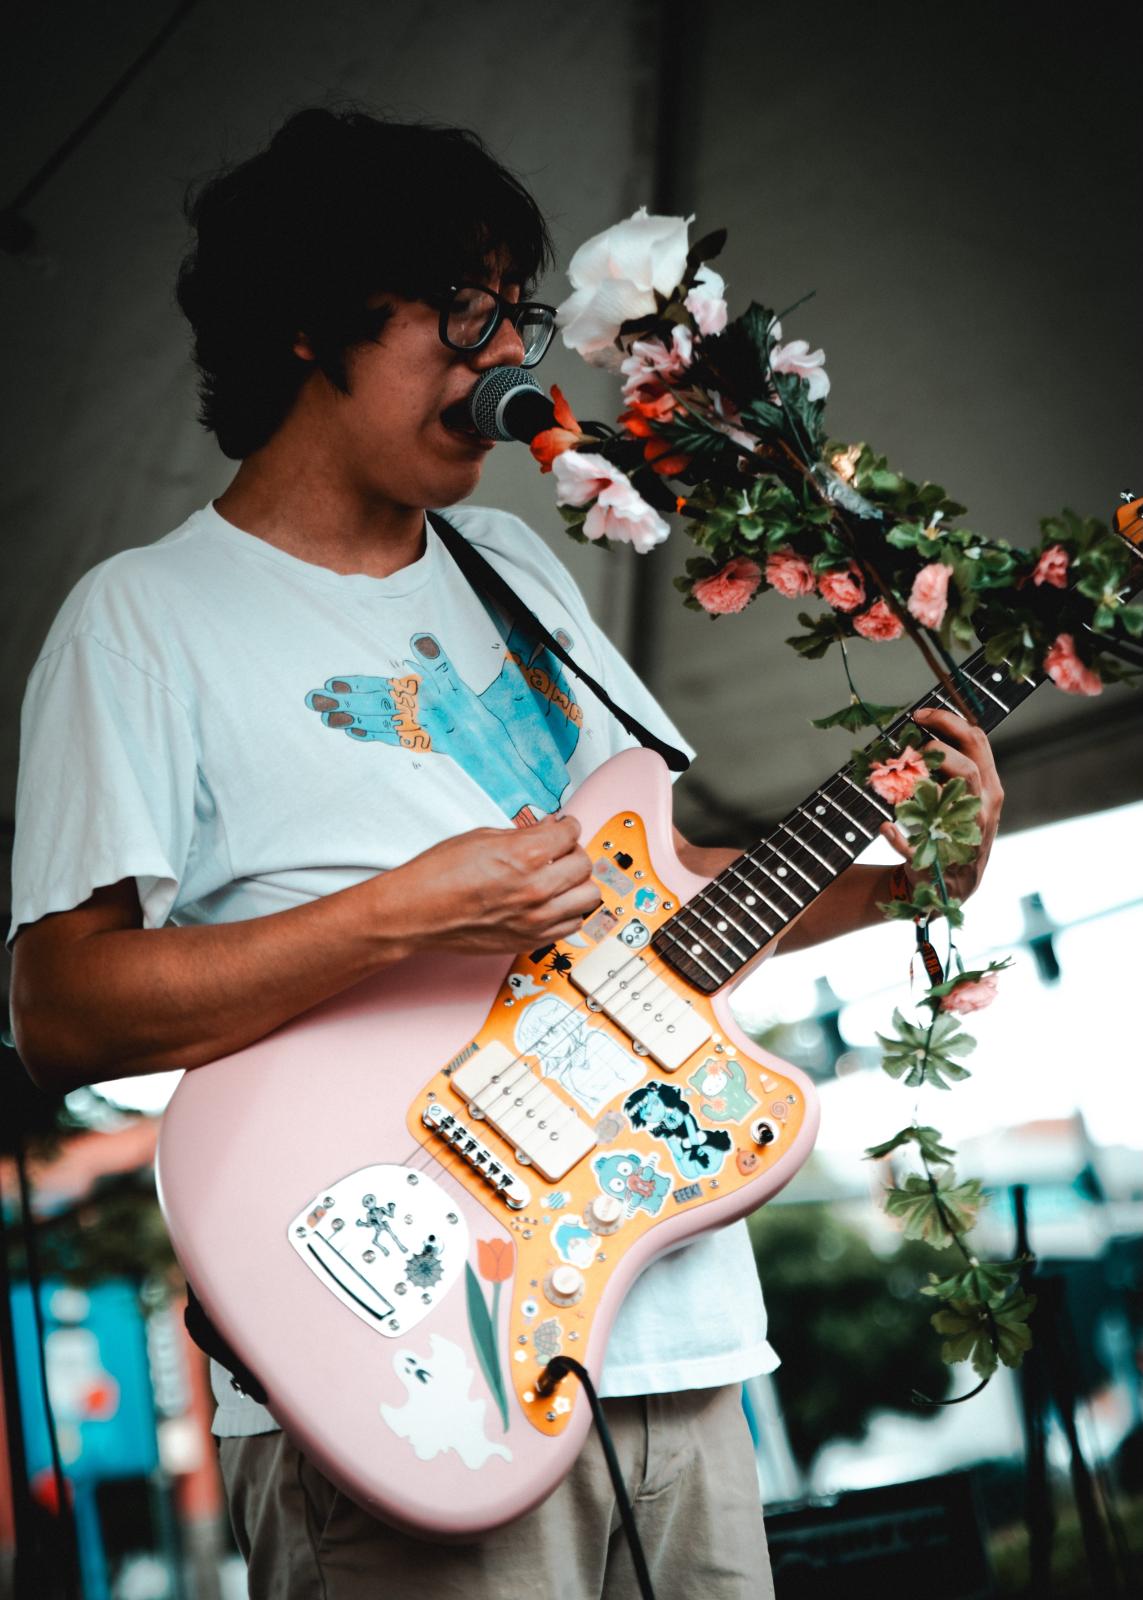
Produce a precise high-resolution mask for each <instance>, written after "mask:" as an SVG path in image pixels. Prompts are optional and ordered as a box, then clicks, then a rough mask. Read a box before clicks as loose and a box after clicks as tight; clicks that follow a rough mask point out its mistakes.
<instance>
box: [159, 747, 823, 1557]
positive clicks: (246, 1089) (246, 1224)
mask: <svg viewBox="0 0 1143 1600" xmlns="http://www.w3.org/2000/svg"><path fill="white" fill-rule="evenodd" d="M567 810H568V812H569V813H570V814H572V815H574V816H575V817H576V818H577V819H578V820H579V821H580V823H581V825H582V834H581V838H582V840H583V842H584V844H585V847H586V848H587V849H588V850H589V853H590V854H591V857H592V860H593V862H595V863H596V865H597V871H596V883H597V886H598V887H599V890H600V893H601V895H602V897H603V903H604V907H603V910H602V911H601V912H599V913H596V914H595V916H593V917H592V918H589V919H588V921H587V922H586V923H585V925H584V931H583V934H581V935H579V936H577V938H576V940H573V941H569V942H565V943H561V944H560V945H558V946H555V947H552V948H550V949H548V950H545V951H543V952H539V951H537V952H532V953H530V954H525V955H523V956H520V957H518V958H516V959H515V960H509V959H507V958H504V957H495V958H484V957H480V958H466V957H447V958H446V957H440V958H425V957H417V958H413V959H410V960H408V961H406V962H403V963H401V964H400V965H399V966H397V967H393V968H390V969H389V970H388V971H387V972H386V973H384V974H383V975H382V976H381V977H379V978H377V979H374V980H370V981H368V982H366V983H363V984H361V985H359V986H358V987H356V988H354V989H353V990H351V991H349V992H347V993H345V994H344V995H342V996H340V997H338V998H336V999H335V1000H333V1001H330V1002H328V1003H326V1004H324V1005H322V1006H319V1007H317V1008H315V1009H314V1010H312V1011H310V1012H308V1013H307V1014H306V1015H304V1016H302V1017H299V1018H298V1019H296V1020H295V1021H294V1022H292V1023H290V1024H289V1025H288V1026H286V1027H284V1028H281V1029H279V1030H278V1031H277V1032H276V1033H274V1034H272V1035H270V1036H269V1037H268V1038H266V1039H263V1040H261V1041H259V1042H258V1043H257V1044H254V1045H252V1046H250V1047H249V1048H248V1049H245V1050H242V1051H239V1052H238V1053H237V1054H235V1055H233V1056H230V1057H228V1058H226V1059H225V1060H222V1061H218V1062H215V1063H213V1064H211V1065H209V1066H204V1067H200V1068H197V1069H195V1070H193V1071H190V1072H188V1073H186V1074H185V1076H184V1077H183V1079H182V1081H181V1083H180V1085H179V1087H178V1089H177V1091H176V1093H175V1095H174V1098H173V1099H172V1101H171V1104H170V1106H169V1107H168V1109H167V1113H166V1116H165V1119H164V1124H163V1130H162V1136H161V1140H160V1147H159V1160H158V1177H159V1191H160V1199H161V1202H162V1207H163V1211H164V1214H165V1216H166V1219H167V1223H168V1226H169V1229H170V1233H171V1238H172V1240H173V1242H174V1246H175V1250H176V1252H177V1254H178V1257H179V1260H180V1262H181V1264H182V1266H183V1269H184V1270H185V1272H186V1275H187V1278H188V1279H189V1281H190V1282H191V1283H192V1284H193V1285H194V1288H195V1291H196V1293H197V1295H198V1297H199V1299H200V1300H201V1302H202V1304H203V1306H204V1308H205V1309H206V1311H207V1313H208V1315H209V1316H210V1318H211V1320H212V1321H213V1322H214V1324H215V1326H216V1328H217V1329H218V1331H219V1332H220V1334H221V1335H222V1336H223V1338H224V1339H225V1340H226V1341H227V1343H228V1344H230V1346H231V1347H232V1348H233V1349H234V1350H235V1351H236V1352H237V1353H238V1355H239V1356H240V1357H241V1358H242V1360H243V1361H244V1362H245V1364H246V1365H247V1367H248V1368H249V1369H250V1371H251V1372H253V1373H254V1374H256V1376H257V1377H258V1379H259V1381H260V1382H261V1383H262V1385H263V1386H264V1387H265V1389H266V1392H267V1395H268V1404H269V1408H270V1410H271V1412H272V1413H273V1415H274V1417H275V1418H276V1420H277V1421H278V1422H279V1423H280V1424H281V1425H282V1427H283V1428H284V1429H285V1430H286V1431H287V1432H288V1433H289V1434H290V1436H291V1438H292V1439H293V1440H294V1441H295V1442H296V1443H297V1445H298V1446H299V1448H300V1449H301V1450H303V1451H304V1452H305V1454H306V1455H307V1456H309V1457H310V1458H311V1459H312V1460H313V1461H314V1462H315V1464H316V1465H317V1466H318V1467H319V1468H320V1469H321V1471H322V1472H324V1473H325V1474H326V1475H327V1476H328V1477H329V1478H330V1479H331V1480H332V1481H333V1482H334V1483H335V1484H337V1485H338V1487H339V1488H340V1489H342V1490H343V1491H344V1492H345V1493H346V1494H348V1495H349V1496H351V1498H352V1499H354V1500H355V1501H357V1502H358V1503H359V1504H360V1505H362V1506H363V1507H365V1508H366V1509H367V1510H368V1511H370V1512H371V1513H372V1514H374V1515H376V1516H378V1517H381V1518H383V1519H384V1520H386V1521H388V1522H390V1523H393V1524H395V1525H397V1526H399V1527H402V1528H404V1529H406V1530H408V1531H410V1532H412V1533H415V1534H420V1535H433V1536H438V1537H439V1536H445V1537H469V1536H472V1535H474V1534H476V1533H478V1532H480V1531H481V1530H485V1529H488V1528H491V1527H495V1526H497V1525H499V1524H501V1523H504V1522H507V1521H509V1520H511V1519H513V1518H515V1517H518V1516H520V1515H522V1514H523V1513H525V1512H527V1511H528V1510H530V1509H531V1508H532V1507H533V1506H535V1505H536V1504H538V1503H539V1502H540V1501H541V1500H543V1499H544V1497H545V1496H546V1495H548V1494H549V1493H550V1492H551V1491H552V1490H553V1489H554V1488H555V1487H556V1485H557V1484H558V1483H559V1482H560V1480H561V1479H562V1478H563V1476H564V1475H565V1473H566V1472H567V1471H568V1470H569V1469H570V1467H571V1465H572V1463H573V1461H574V1460H575V1457H576V1455H577V1454H578V1452H579V1450H580V1448H581V1447H582V1445H583V1443H584V1439H585V1437H586V1434H587V1431H588V1428H589V1426H590V1424H591V1413H590V1409H589V1407H588V1405H587V1402H586V1398H585V1397H584V1395H583V1394H582V1392H581V1391H580V1387H579V1385H578V1383H577V1382H576V1380H575V1379H574V1377H568V1378H565V1379H564V1380H563V1382H562V1383H560V1384H559V1385H558V1386H557V1388H556V1389H555V1391H554V1393H552V1394H551V1395H549V1396H547V1397H546V1398H545V1397H543V1396H541V1395H539V1394H538V1393H537V1390H536V1383H537V1380H538V1378H539V1377H540V1374H541V1372H542V1369H543V1367H544V1366H545V1364H546V1362H547V1361H548V1360H549V1359H550V1358H551V1357H552V1356H553V1355H555V1354H556V1353H562V1354H565V1355H570V1356H574V1357H575V1358H576V1359H578V1360H580V1361H581V1362H583V1363H584V1365H586V1367H587V1368H588V1370H589V1371H590V1372H591V1374H592V1376H593V1377H594V1378H595V1379H596V1380H598V1378H599V1375H600V1373H601V1371H602V1368H603V1361H604V1352H605V1349H606V1345H607V1338H608V1333H609V1330H610V1328H611V1326H612V1323H613V1321H614V1318H615V1315H616V1312H617V1311H618V1309H619V1306H620V1304H621V1302H622V1299H623V1297H624V1295H625V1294H626V1293H627V1291H628V1290H629V1289H630V1287H631V1285H632V1283H633V1282H634V1280H635V1279H636V1277H637V1276H638V1274H639V1273H640V1272H641V1271H642V1270H643V1268H645V1267H646V1266H647V1265H648V1264H649V1263H650V1262H651V1261H652V1260H654V1259H655V1258H656V1257H657V1256H660V1255H662V1254H663V1253H664V1252H665V1251H668V1250H671V1249H674V1248H677V1247H678V1246H680V1245H683V1244H685V1243H687V1241H688V1240H690V1239H692V1238H693V1237H695V1236H696V1235H697V1234H699V1233H700V1232H703V1231H705V1230H708V1229H712V1228H717V1227H720V1226H724V1225H725V1224H727V1223H730V1222H733V1221H735V1220H737V1219H738V1218H740V1217H743V1216H745V1215H747V1214H748V1213H749V1212H750V1211H752V1210H754V1209H755V1208H756V1207H757V1206H758V1205H760V1204H761V1203H762V1202H763V1201H765V1200H767V1199H769V1198H770V1196H771V1195H773V1194H774V1193H776V1191H777V1190H779V1189H780V1188H781V1187H782V1186H783V1185H784V1184H785V1183H786V1182H788V1181H789V1179H790V1178H791V1177H792V1176H793V1174H794V1172H796V1171H797V1169H798V1167H799V1166H800V1165H801V1163H802V1162H803V1161H804V1160H805V1159H806V1157H807V1156H808V1154H809V1152H810V1149H811V1148H812V1145H813V1140H814V1136H815V1132H816V1128H817V1107H816V1102H815V1099H814V1093H813V1089H812V1087H811V1085H810V1084H809V1082H808V1081H807V1079H806V1078H805V1077H804V1076H803V1075H802V1074H801V1073H800V1072H799V1071H798V1070H797V1069H796V1068H794V1067H791V1066H788V1065H786V1064H784V1063H782V1062H780V1061H778V1060H777V1059H775V1058H774V1057H771V1056H769V1055H768V1054H766V1052H764V1051H762V1050H760V1049H759V1048H758V1047H757V1046H756V1045H754V1044H752V1043H751V1042H750V1040H748V1039H747V1038H746V1037H745V1036H744V1035H743V1034H742V1033H741V1032H740V1030H739V1029H738V1028H737V1026H736V1025H735V1022H734V1019H733V1017H732V1016H731V1013H730V1010H729V1005H728V999H727V995H728V991H727V990H722V991H720V992H719V993H717V994H715V995H713V996H712V997H711V998H710V999H707V998H705V997H703V996H702V995H700V994H698V993H696V992H695V991H693V990H691V989H689V988H688V987H687V986H686V984H685V983H684V982H683V981H682V980H681V979H680V978H678V977H677V976H675V974H674V973H673V972H672V971H671V970H670V969H669V968H668V967H666V965H665V964H664V963H663V962H662V961H661V960H659V959H658V958H656V957H655V956H654V955H653V953H652V951H651V948H650V944H649V939H650V937H652V936H653V935H654V932H655V930H656V929H657V928H658V927H659V926H660V925H661V924H662V922H664V921H665V920H666V919H667V917H668V916H669V915H670V914H671V911H672V910H673V909H675V908H677V907H679V906H680V905H682V904H683V903H684V902H686V901H687V900H688V899H690V898H691V896H693V895H694V894H696V893H697V892H698V891H700V890H701V889H702V888H703V887H704V880H702V879H700V878H697V877H696V876H695V875H694V874H693V873H690V872H688V871H687V869H686V868H685V867H684V866H683V865H682V864H681V863H680V862H679V860H678V858H677V857H676V855H675V852H674V848H673V844H672V831H671V795H670V783H669V781H668V777H667V772H666V768H665V767H664V765H663V763H662V762H661V761H660V760H659V758H658V757H657V756H655V755H653V754H651V753H649V752H647V751H645V750H634V751H628V752H625V753H624V754H622V755H620V756H617V757H615V758H614V759H612V760H611V761H609V762H608V763H606V764H605V765H604V766H603V767H602V768H600V769H599V770H598V771H597V772H596V773H595V774H593V776H592V777H591V778H589V779H588V780H587V782H586V783H585V784H584V785H583V786H582V787H581V789H580V790H579V791H578V792H577V794H576V795H575V797H574V799H573V800H572V801H571V802H570V804H569V805H568V807H567ZM609 940H610V941H612V942H611V943H609V942H608V941H609ZM616 940H618V943H617V942H615V941H616ZM617 950H619V951H622V956H621V958H620V959H619V961H618V964H616V958H615V957H608V955H607V951H617ZM598 952H603V954H602V955H600V954H598ZM640 952H641V957H640V959H639V960H638V961H636V960H635V957H636V955H638V954H639V953H640ZM593 956H594V958H595V966H596V967H597V968H598V966H599V964H600V962H601V961H602V962H604V963H606V962H607V961H608V960H609V959H610V960H611V961H612V971H613V972H622V973H626V974H627V975H628V977H630V976H632V975H634V976H635V980H636V984H638V983H639V982H649V981H650V978H649V977H648V976H647V975H648V974H649V975H651V976H653V977H654V978H655V980H657V981H658V982H659V987H658V988H657V989H656V990H655V991H654V994H653V995H652V1000H651V1001H648V1002H647V1004H646V1009H650V1006H651V1004H652V1003H653V1004H654V1006H655V1007H656V1012H655V1014H656V1016H662V1015H665V1016H666V1018H667V1021H666V1022H664V1024H663V1026H664V1028H665V1029H666V1031H667V1033H670V1034H672V1035H673V1036H674V1037H678V1035H677V1034H676V1031H675V1026H674V1023H673V1022H671V1021H670V1019H671V1018H672V1017H674V1018H675V1019H676V1020H677V1021H678V1022H679V1024H680V1028H681V1029H682V1030H683V1034H684V1036H685V1040H686V1041H688V1042H689V1041H690V1040H692V1039H693V1038H697V1037H698V1034H699V1033H701V1034H702V1035H703V1037H702V1039H701V1041H700V1042H699V1043H698V1046H697V1048H696V1049H694V1050H693V1051H692V1052H691V1053H690V1054H689V1055H687V1057H686V1058H685V1059H684V1060H682V1061H681V1062H678V1063H677V1064H672V1065H670V1066H669V1067H668V1066H664V1065H663V1064H662V1060H661V1059H660V1058H661V1056H662V1054H663V1052H664V1050H665V1051H666V1052H667V1054H668V1055H669V1050H670V1048H671V1047H670V1046H669V1045H664V1046H662V1047H660V1048H659V1054H658V1056H657V1055H656V1054H655V1053H651V1054H648V1053H646V1052H645V1050H644V1049H643V1048H642V1047H640V1048H636V1045H637V1043H638V1040H639V1035H638V1033H637V1032H636V1033H634V1034H633V1033H632V1031H631V1029H630V1028H629V1027H627V1028H625V1027H623V1026H620V1025H619V1024H618V1023H617V1022H615V1021H614V1020H612V1019H611V1015H610V1011H611V1010H614V1009H615V1007H614V1006H612V1007H610V1009H608V1008H603V1009H600V1008H599V1004H598V1001H596V1000H595V999H594V998H593V997H592V995H591V993H590V991H589V992H586V993H585V986H584V984H583V982H582V980H581V984H580V987H576V984H575V981H574V979H575V973H576V967H577V965H578V964H580V963H581V962H584V961H586V960H587V959H588V958H590V957H593ZM628 961H630V967H628V965H627V962H628ZM583 970H584V971H586V970H587V969H586V968H584V969H583ZM619 981H620V983H621V984H622V982H623V981H624V980H623V979H622V978H620V979H619ZM662 981H665V982H666V983H667V984H668V985H669V986H670V988H671V994H672V997H671V999H670V1000H669V1002H668V1001H666V1000H665V999H664V991H663V989H662ZM640 992H642V991H640V990H638V988H637V987H636V990H635V992H634V995H633V999H635V1000H637V999H638V994H639V993H640ZM646 992H647V993H648V994H652V990H651V989H648V990H647V991H646ZM684 1023H685V1027H684V1026H683V1025H684ZM687 1030H690V1031H687ZM687 1047H688V1045H686V1044H684V1045H683V1046H681V1047H680V1048H687ZM488 1063H492V1064H493V1065H496V1064H499V1070H498V1071H497V1073H496V1074H494V1075H493V1077H492V1080H491V1084H482V1081H481V1080H482V1077H483V1078H487V1077H488V1076H489V1071H490V1068H489V1067H488V1066H487V1064H488ZM521 1072H522V1073H523V1074H524V1077H523V1078H522V1079H521V1077H520V1074H521ZM501 1083H506V1084H509V1085H510V1087H511V1090H512V1093H511V1094H510V1095H509V1090H508V1089H507V1088H505V1089H503V1091H502V1092H503V1094H504V1095H505V1096H507V1097H508V1099H509V1100H511V1101H512V1102H513V1103H514V1104H516V1105H517V1106H519V1105H520V1103H521V1101H523V1102H524V1103H525V1108H527V1107H528V1106H531V1107H532V1109H531V1110H528V1109H524V1110H522V1111H521V1112H520V1113H519V1115H520V1116H533V1123H531V1124H528V1126H527V1128H526V1130H525V1132H524V1133H521V1134H519V1136H517V1135H516V1133H515V1132H508V1133H505V1134H502V1133H500V1132H498V1131H497V1127H498V1121H501V1122H502V1121H504V1119H505V1117H510V1116H511V1115H513V1113H512V1112H511V1110H509V1111H506V1112H497V1111H495V1109H493V1110H489V1106H490V1104H491V1097H492V1096H493V1095H494V1094H495V1093H496V1092H498V1089H495V1088H493V1087H492V1084H495V1085H497V1086H498V1085H499V1084H501ZM529 1097H531V1098H529ZM505 1103H506V1104H507V1101H506V1102H505ZM537 1111H538V1115H536V1114H535V1113H536V1112H537ZM426 1119H427V1120H426ZM520 1126H521V1127H523V1126H524V1124H523V1123H521V1124H520ZM539 1128H544V1129H545V1132H544V1133H540V1132H538V1131H537V1130H538V1129H539ZM550 1129H556V1130H558V1136H557V1132H553V1131H548V1130H550ZM548 1139H550V1140H551V1141H552V1147H554V1148H557V1149H562V1150H564V1151H565V1154H564V1156H563V1157H562V1158H559V1159H557V1157H553V1156H550V1155H548V1154H547V1153H546V1152H547V1151H548V1150H549V1146H548V1145H547V1144H546V1143H544V1142H543V1141H545V1140H548ZM537 1141H541V1142H539V1143H538V1142H537ZM561 1141H562V1143H561ZM522 1150H526V1151H527V1152H529V1157H528V1159H526V1160H521V1159H519V1152H520V1151H522ZM569 1151H570V1154H571V1156H572V1157H574V1159H572V1163H571V1165H570V1167H569V1168H568V1169H567V1170H566V1171H562V1172H560V1174H559V1176H557V1177H551V1176H549V1175H545V1172H544V1170H542V1168H543V1165H546V1166H547V1167H548V1168H549V1170H558V1168H559V1166H560V1161H561V1160H568V1159H569V1156H568V1154H567V1152H569Z"/></svg>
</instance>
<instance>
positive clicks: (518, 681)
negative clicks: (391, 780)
mask: <svg viewBox="0 0 1143 1600" xmlns="http://www.w3.org/2000/svg"><path fill="white" fill-rule="evenodd" d="M410 642H411V646H412V650H413V654H414V657H415V659H414V660H411V661H410V662H409V663H408V665H409V667H410V669H411V670H410V673H409V675H408V676H407V677H401V678H397V677H394V678H387V677H380V676H371V675H365V676H353V675H343V676H339V677H336V678H329V679H327V680H326V683H325V686H324V688H322V689H312V690H311V691H310V692H309V694H307V695H306V705H307V706H309V708H310V710H311V711H317V712H319V713H320V714H321V719H322V722H323V723H324V724H325V726H326V727H328V728H340V729H342V730H343V731H344V732H345V733H346V734H348V735H349V736H350V737H351V738H354V739H359V740H361V741H363V742H368V741H374V740H378V741H381V742H382V743H384V744H390V745H398V746H401V747H403V748H405V749H408V750H424V751H436V752H438V753H439V754H442V755H448V756H451V757H452V758H453V760H454V761H456V762H457V764H458V765H459V766H460V767H462V768H463V770H464V771H465V772H466V773H467V774H468V775H469V777H471V778H472V779H474V780H475V782H477V783H479V784H480V786H481V788H482V789H483V790H484V791H485V793H486V794H488V795H489V796H490V798H491V799H493V800H494V801H495V802H496V804H497V805H498V806H499V807H500V808H501V810H502V811H504V812H505V813H506V814H507V815H508V816H510V817H518V816H519V815H520V813H521V812H522V811H525V810H526V809H527V808H535V809H536V810H538V811H540V812H542V813H547V812H550V811H554V810H555V809H556V808H557V807H558V805H559V803H560V797H561V795H562V794H563V791H564V789H565V788H566V787H567V782H568V774H567V765H566V762H567V758H568V756H569V755H570V754H571V752H572V751H573V750H574V749H575V746H576V743H577V742H578V739H579V725H580V722H581V721H582V712H581V711H580V708H579V706H578V705H576V703H575V701H574V699H573V697H572V695H571V693H570V691H569V690H568V687H567V682H566V679H565V678H564V676H563V673H562V672H561V671H560V670H559V669H558V668H557V666H556V663H555V661H554V660H553V659H552V657H551V655H550V654H549V652H547V651H541V652H534V654H533V659H532V660H531V662H529V661H528V657H527V655H526V652H527V651H528V650H529V649H530V646H529V644H528V643H527V641H526V640H525V639H524V637H523V636H522V635H521V634H520V633H519V632H518V630H516V629H515V628H514V629H513V630H512V632H511V633H510V634H509V636H508V639H507V641H506V642H507V645H508V649H509V652H510V659H508V660H506V661H505V662H504V665H503V667H502V668H501V671H500V673H499V675H498V677H497V678H496V679H494V681H493V682H492V683H491V684H489V685H488V687H487V688H486V689H485V690H484V691H483V693H481V694H474V693H473V691H472V690H471V689H470V688H469V686H468V685H467V684H466V683H465V682H464V680H463V679H462V678H461V677H460V676H459V675H458V673H457V672H456V669H455V668H454V667H453V665H452V662H451V661H450V660H449V658H448V656H447V654H446V653H445V651H444V650H443V649H442V648H441V645H440V643H439V641H438V640H437V639H436V638H435V637H434V636H433V635H432V634H430V633H421V634H415V635H414V636H413V638H412V640H411V641H410ZM561 642H562V641H561ZM525 674H527V677H525Z"/></svg>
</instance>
